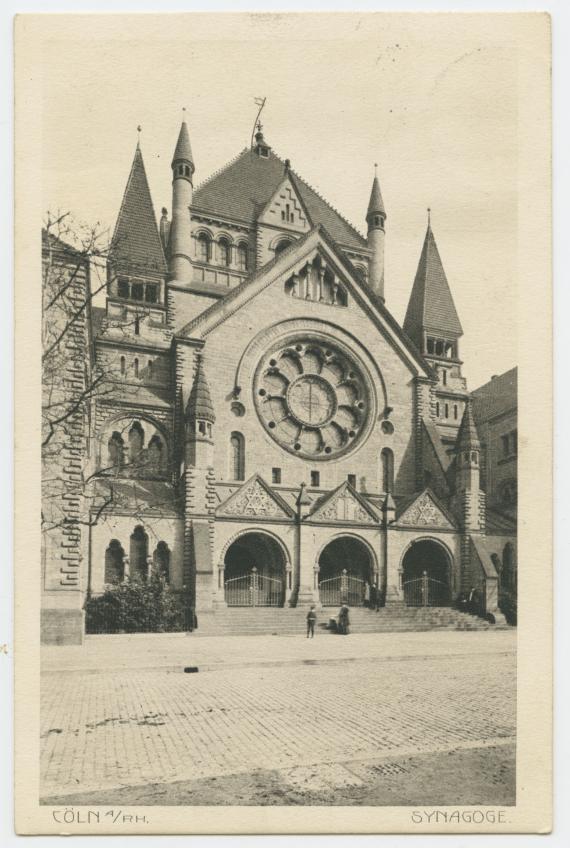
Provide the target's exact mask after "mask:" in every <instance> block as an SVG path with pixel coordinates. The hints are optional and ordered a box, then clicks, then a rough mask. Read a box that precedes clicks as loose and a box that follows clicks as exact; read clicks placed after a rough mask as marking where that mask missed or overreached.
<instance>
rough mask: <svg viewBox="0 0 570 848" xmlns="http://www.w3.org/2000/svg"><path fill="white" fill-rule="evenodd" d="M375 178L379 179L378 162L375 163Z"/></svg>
mask: <svg viewBox="0 0 570 848" xmlns="http://www.w3.org/2000/svg"><path fill="white" fill-rule="evenodd" d="M374 176H375V177H377V176H378V162H375V163H374Z"/></svg>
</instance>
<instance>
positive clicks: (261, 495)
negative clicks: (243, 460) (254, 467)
mask: <svg viewBox="0 0 570 848" xmlns="http://www.w3.org/2000/svg"><path fill="white" fill-rule="evenodd" d="M218 514H219V515H243V516H256V517H262V518H291V515H290V514H289V513H288V512H287V511H286V510H285V509H284V508H283V507H282V506H281V504H280V503H278V501H277V500H276V499H275V498H274V497H273V496H272V495H271V493H270V492H268V491H267V489H266V488H265V487H264V486H263V484H262V483H261V482H260V481H259V480H258V479H255V480H250V481H249V482H248V483H246V484H245V485H244V486H242V488H241V489H239V491H237V492H235V494H233V495H232V496H231V497H230V498H228V500H227V501H226V502H225V503H224V504H222V505H221V506H220V507H219V508H218Z"/></svg>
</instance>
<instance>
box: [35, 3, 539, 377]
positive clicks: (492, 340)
mask: <svg viewBox="0 0 570 848" xmlns="http://www.w3.org/2000/svg"><path fill="white" fill-rule="evenodd" d="M120 20H121V22H122V23H121V25H120V26H118V25H117V20H116V21H113V20H112V19H111V18H107V19H101V18H97V19H95V18H93V19H92V25H90V26H89V27H86V26H85V23H84V22H83V24H82V26H81V27H79V28H78V29H77V31H75V32H70V31H69V30H67V31H66V32H65V33H63V32H62V33H61V37H55V38H52V39H51V40H50V41H49V42H48V43H47V45H46V47H45V51H44V61H43V68H44V73H43V89H44V98H43V104H42V105H43V110H42V117H43V145H42V154H43V163H44V172H43V173H44V183H43V191H42V196H43V204H44V207H45V209H50V210H57V209H59V210H70V211H71V212H72V213H73V214H74V215H75V216H77V217H78V218H80V219H82V220H85V221H87V222H95V221H101V222H103V223H105V224H108V225H109V227H111V228H112V227H113V225H114V222H115V219H116V216H117V212H118V209H119V205H120V202H121V197H122V193H123V190H124V187H125V182H126V179H127V177H128V173H129V169H130V165H131V161H132V157H133V153H134V149H135V146H136V141H137V130H136V128H137V125H139V124H140V125H141V126H142V133H141V146H142V151H143V156H144V160H145V165H146V169H147V174H148V178H149V182H150V187H151V192H152V196H153V200H154V206H155V212H156V213H160V208H161V207H162V206H166V207H167V208H168V209H169V211H170V208H171V185H170V179H171V172H170V161H171V157H172V152H173V149H174V145H175V143H176V138H177V134H178V130H179V126H180V120H181V115H182V111H181V110H182V106H185V107H186V109H187V115H188V123H189V128H190V135H191V142H192V148H193V152H194V160H195V165H196V174H195V184H198V183H200V182H201V181H202V180H204V179H206V178H207V177H208V176H209V175H210V174H211V173H212V172H213V171H215V170H217V169H219V168H221V167H222V166H223V165H224V164H225V163H226V162H227V161H228V160H230V159H231V158H233V157H234V156H236V155H237V154H238V153H239V151H240V150H241V149H243V148H244V147H245V146H246V145H248V144H249V139H250V136H251V130H252V124H253V121H254V118H255V114H256V107H255V104H254V97H257V96H266V97H267V105H266V107H265V110H264V113H263V117H262V120H263V125H264V132H265V135H266V138H267V140H268V141H269V143H270V144H271V145H272V146H273V148H274V149H275V151H276V152H277V153H278V154H279V155H280V156H282V157H283V158H289V159H290V160H291V163H292V166H293V168H294V169H295V170H296V171H297V172H298V173H299V174H301V175H302V177H303V178H304V179H305V180H306V181H307V182H308V183H310V184H311V185H312V186H313V187H314V188H316V189H317V190H318V191H319V192H320V193H321V194H322V195H323V196H324V197H325V198H326V199H327V200H328V201H329V202H330V203H331V204H332V205H333V206H334V207H335V208H337V209H338V210H339V211H340V212H341V214H343V215H344V217H346V218H347V219H348V220H349V221H350V222H351V223H352V224H354V225H355V226H356V227H357V228H358V229H359V230H361V231H362V232H363V233H365V221H364V217H365V214H366V208H367V204H368V199H369V194H370V188H371V183H372V177H373V165H374V162H378V163H379V176H380V182H381V186H382V194H383V197H384V203H385V206H386V211H387V214H388V219H387V230H386V304H387V306H388V308H389V309H390V310H391V311H392V313H393V314H394V316H395V318H396V319H397V320H398V321H400V322H402V321H403V317H404V314H405V309H406V304H407V301H408V298H409V294H410V290H411V287H412V283H413V279H414V274H415V271H416V267H417V264H418V259H419V256H420V252H421V248H422V243H423V239H424V235H425V229H426V208H427V207H428V206H430V207H431V209H432V227H433V230H434V233H435V237H436V241H437V244H438V247H439V250H440V253H441V256H442V260H443V264H444V267H445V270H446V273H447V277H448V280H449V284H450V286H451V290H452V293H453V297H454V300H455V304H456V307H457V310H458V313H459V317H460V319H461V322H462V325H463V330H464V337H463V339H462V340H461V342H460V353H461V356H462V358H463V359H464V362H465V364H464V374H465V375H466V377H467V379H468V383H469V387H470V388H471V389H473V388H476V387H477V386H479V385H480V384H482V383H483V382H486V381H487V380H488V379H489V378H490V377H491V375H492V374H499V373H502V372H503V371H505V370H507V369H508V368H511V367H512V366H513V365H516V363H517V351H516V343H517V340H516V326H515V312H516V268H517V208H518V204H519V202H520V198H519V197H518V186H517V133H518V132H519V128H518V126H517V99H518V97H519V93H518V91H517V52H516V45H515V43H514V39H513V38H511V37H509V35H508V27H507V26H503V23H502V21H504V20H505V19H501V18H499V17H498V16H496V17H495V21H494V23H492V24H491V23H490V21H489V18H486V17H484V16H471V15H469V16H468V15H463V16H462V15H454V16H453V21H452V22H450V19H449V18H447V19H446V26H445V27H444V26H442V18H441V17H440V16H437V15H424V16H413V17H412V16H407V17H406V16H401V15H398V16H393V15H390V16H384V15H376V16H368V17H366V16H362V15H351V16H345V15H336V16H334V17H331V16H322V17H320V18H319V17H315V16H299V15H297V16H289V17H285V16H279V15H263V14H262V15H257V16H252V15H247V14H245V15H242V16H238V17H236V16H222V17H221V16H219V15H218V16H215V17H214V16H212V18H209V19H208V18H205V17H203V16H200V17H196V16H184V17H179V16H178V17H176V18H174V17H168V16H164V17H162V18H160V19H157V18H153V20H152V26H150V27H149V24H150V21H149V18H148V16H147V17H146V18H143V17H142V16H141V17H140V18H129V19H125V18H121V19H120ZM127 21H128V25H127ZM212 22H213V23H212ZM52 26H53V24H52ZM151 31H152V33H153V36H152V37H149V32H151ZM530 215H531V210H530ZM525 233H527V236H526V237H531V234H532V223H531V222H530V226H529V228H528V229H525ZM538 282H539V283H540V281H538Z"/></svg>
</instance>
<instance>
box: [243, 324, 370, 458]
mask: <svg viewBox="0 0 570 848" xmlns="http://www.w3.org/2000/svg"><path fill="white" fill-rule="evenodd" d="M254 395H255V403H256V406H257V410H258V413H259V417H260V419H261V421H262V423H263V426H264V427H265V429H266V430H267V432H268V433H270V435H271V436H272V437H273V438H274V439H275V440H276V441H277V442H279V444H280V445H281V446H282V447H284V448H285V449H286V450H289V451H291V453H294V454H297V455H299V456H304V457H309V458H311V459H328V458H332V457H334V456H338V455H339V454H341V453H345V452H346V451H347V450H349V449H350V448H351V447H352V446H353V445H355V444H356V442H357V441H358V440H359V439H360V438H361V436H362V435H363V433H364V432H365V430H366V429H367V425H368V423H369V422H370V420H371V416H372V409H371V406H372V392H371V389H370V381H369V379H368V378H367V376H366V374H365V371H364V368H363V366H362V365H361V364H359V363H358V361H357V360H356V358H355V357H354V356H353V355H352V354H350V353H348V352H345V351H344V350H341V349H340V348H339V347H338V346H336V345H335V344H334V343H333V344H330V345H329V344H327V343H326V342H324V341H314V340H307V339H302V338H301V339H295V340H293V341H290V342H288V343H287V344H282V345H281V346H280V347H278V348H277V349H276V350H272V351H270V352H269V353H268V354H266V356H265V357H264V358H263V359H262V361H261V362H260V363H259V367H258V369H257V372H256V375H255V380H254Z"/></svg>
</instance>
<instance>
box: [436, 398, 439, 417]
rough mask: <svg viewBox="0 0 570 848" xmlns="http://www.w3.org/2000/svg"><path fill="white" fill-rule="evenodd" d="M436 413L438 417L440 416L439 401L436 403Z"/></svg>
mask: <svg viewBox="0 0 570 848" xmlns="http://www.w3.org/2000/svg"><path fill="white" fill-rule="evenodd" d="M435 415H436V418H439V401H438V402H437V403H436V405H435Z"/></svg>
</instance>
